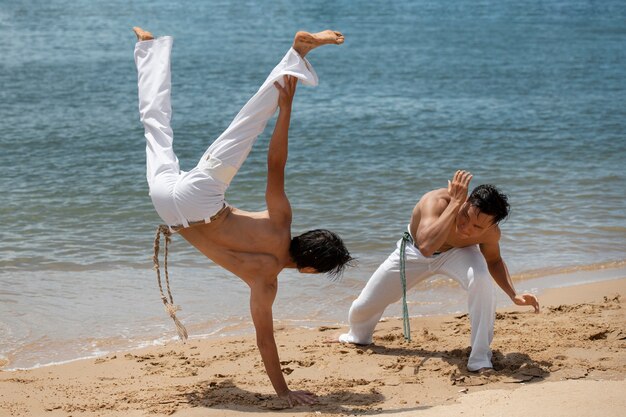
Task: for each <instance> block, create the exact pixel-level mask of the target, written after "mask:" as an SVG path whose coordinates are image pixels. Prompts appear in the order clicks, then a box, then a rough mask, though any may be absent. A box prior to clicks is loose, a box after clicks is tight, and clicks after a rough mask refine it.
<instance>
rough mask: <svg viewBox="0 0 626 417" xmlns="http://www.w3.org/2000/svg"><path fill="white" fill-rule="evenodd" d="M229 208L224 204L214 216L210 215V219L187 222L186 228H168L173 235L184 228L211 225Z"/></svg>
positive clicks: (181, 226)
mask: <svg viewBox="0 0 626 417" xmlns="http://www.w3.org/2000/svg"><path fill="white" fill-rule="evenodd" d="M229 208H230V206H229V205H228V204H226V203H224V205H223V206H222V208H221V209H220V210H219V211H218V212H217V213H215V214H214V215H212V216H211V217H209V218H207V219H204V220H198V221H193V222H187V224H188V226H184V225H182V224H181V225H175V226H170V227H169V228H170V231H171V232H173V233H176V232H178V231H180V230H182V229H185V228H186V227H192V226H197V225H199V224H207V223H211V222H214V221H215V220H217V219H219V218H220V217H221V216H222V215H223V214H224V213H226V212H227V211H228V209H229Z"/></svg>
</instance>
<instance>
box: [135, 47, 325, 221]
mask: <svg viewBox="0 0 626 417" xmlns="http://www.w3.org/2000/svg"><path fill="white" fill-rule="evenodd" d="M172 43H173V38H172V37H169V36H165V37H160V38H157V39H154V40H150V41H143V42H137V44H136V46H135V64H136V65H137V73H138V92H139V116H140V120H141V122H142V123H143V125H144V128H145V137H146V165H147V172H146V177H147V179H148V185H149V187H150V197H151V199H152V203H153V204H154V208H155V209H156V211H157V213H158V214H159V216H160V217H161V218H162V219H163V221H164V222H165V223H166V224H167V225H168V226H183V227H187V226H188V225H189V222H198V221H204V222H208V221H209V220H210V218H211V216H213V215H214V214H216V213H217V212H218V211H219V210H220V209H221V208H222V207H223V206H224V204H226V202H225V200H224V193H225V192H226V189H227V188H228V186H229V185H230V182H231V181H232V179H233V177H234V176H235V174H236V173H237V171H238V170H239V168H240V167H241V165H242V164H243V162H244V161H245V160H246V158H247V157H248V154H249V153H250V149H252V146H253V145H254V142H255V141H256V138H257V137H258V136H259V135H260V134H261V132H263V130H264V129H265V126H266V125H267V122H268V120H269V119H270V118H271V117H272V116H273V115H274V113H275V112H276V109H277V108H278V90H277V89H276V87H275V86H274V81H278V82H279V83H280V84H281V85H282V84H283V80H282V78H283V75H292V76H294V77H297V78H298V79H299V80H300V82H302V83H304V84H307V85H313V86H315V85H317V83H318V78H317V74H316V73H315V71H314V70H313V67H311V65H310V63H309V62H308V61H307V60H306V59H305V58H303V57H301V56H300V55H299V54H298V53H297V52H296V51H295V50H294V49H293V48H290V49H289V51H288V52H287V54H286V55H285V57H284V58H283V59H282V60H281V61H280V63H279V64H278V65H277V66H276V67H275V68H274V70H273V71H272V72H271V73H270V75H269V76H268V77H267V79H266V80H265V82H264V83H263V85H262V86H261V88H260V89H259V91H257V93H256V94H255V95H254V96H253V97H252V98H251V99H250V100H249V101H248V102H247V103H246V105H245V106H244V107H243V108H242V109H241V111H240V112H239V113H238V114H237V116H236V117H235V119H234V120H233V121H232V123H231V124H230V126H228V128H227V129H226V131H224V133H222V134H221V135H220V136H219V137H218V138H217V139H216V140H215V141H214V142H213V143H212V144H211V146H209V148H208V149H207V151H206V152H205V153H204V155H203V156H202V158H201V159H200V161H199V162H198V165H197V166H196V167H195V168H193V169H192V170H191V171H189V172H184V171H181V169H180V166H179V163H178V158H177V157H176V155H175V154H174V150H173V148H172V144H173V139H174V136H173V132H172V128H171V126H170V120H171V117H172V108H171V103H170V95H171V74H170V55H171V50H172Z"/></svg>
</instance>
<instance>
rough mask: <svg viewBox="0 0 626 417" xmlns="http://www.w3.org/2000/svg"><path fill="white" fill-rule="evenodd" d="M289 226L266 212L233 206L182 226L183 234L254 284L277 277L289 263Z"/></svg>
mask: <svg viewBox="0 0 626 417" xmlns="http://www.w3.org/2000/svg"><path fill="white" fill-rule="evenodd" d="M290 226H291V225H290V224H281V222H278V221H272V220H271V219H270V217H269V214H268V212H267V211H262V212H247V211H244V210H239V209H237V208H234V207H231V208H229V209H227V211H226V212H225V213H224V215H223V216H221V217H220V218H219V219H217V220H215V221H213V222H211V223H207V224H202V225H198V226H193V227H189V228H185V229H182V230H181V231H180V235H181V236H182V237H183V238H185V240H187V241H188V242H189V243H191V244H192V245H193V246H194V247H195V248H196V249H198V250H199V251H200V252H202V253H203V254H204V255H205V256H206V257H208V258H209V259H211V260H212V261H213V262H215V263H216V264H218V265H220V266H222V267H223V268H225V269H227V270H228V271H230V272H232V273H233V274H235V275H237V276H238V277H239V278H241V279H243V280H244V281H245V282H246V283H248V285H251V284H252V282H254V281H255V280H257V279H269V280H271V279H272V278H274V279H275V278H276V276H277V275H278V273H279V272H280V271H281V270H282V269H283V268H285V266H286V265H287V264H288V263H289V260H290V256H289V244H290V241H291V230H290Z"/></svg>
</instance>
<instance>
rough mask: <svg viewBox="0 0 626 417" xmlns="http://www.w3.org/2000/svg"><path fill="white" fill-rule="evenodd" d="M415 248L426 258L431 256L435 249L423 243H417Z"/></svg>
mask: <svg viewBox="0 0 626 417" xmlns="http://www.w3.org/2000/svg"><path fill="white" fill-rule="evenodd" d="M417 250H419V251H420V253H421V254H422V256H424V257H426V258H428V257H431V256H433V253H435V249H434V248H433V247H432V246H430V245H427V244H424V243H420V244H419V245H417Z"/></svg>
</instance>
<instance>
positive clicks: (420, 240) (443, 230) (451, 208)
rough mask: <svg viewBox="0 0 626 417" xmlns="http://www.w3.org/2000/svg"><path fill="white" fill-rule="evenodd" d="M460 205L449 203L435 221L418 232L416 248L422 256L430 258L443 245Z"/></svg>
mask: <svg viewBox="0 0 626 417" xmlns="http://www.w3.org/2000/svg"><path fill="white" fill-rule="evenodd" d="M461 205H462V204H461V203H455V202H450V204H448V206H447V207H446V209H445V210H444V211H443V213H441V216H439V218H438V219H437V220H436V221H434V222H433V223H431V224H429V225H428V226H426V227H424V228H423V229H419V230H418V233H417V236H416V238H417V247H418V249H419V250H420V252H421V253H422V255H424V256H431V255H432V254H433V253H434V252H436V251H437V249H439V248H440V247H441V246H442V245H443V244H444V243H445V241H446V238H447V237H448V234H449V233H450V229H451V228H452V227H453V226H454V222H455V220H456V215H457V213H458V212H459V209H460V208H461Z"/></svg>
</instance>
